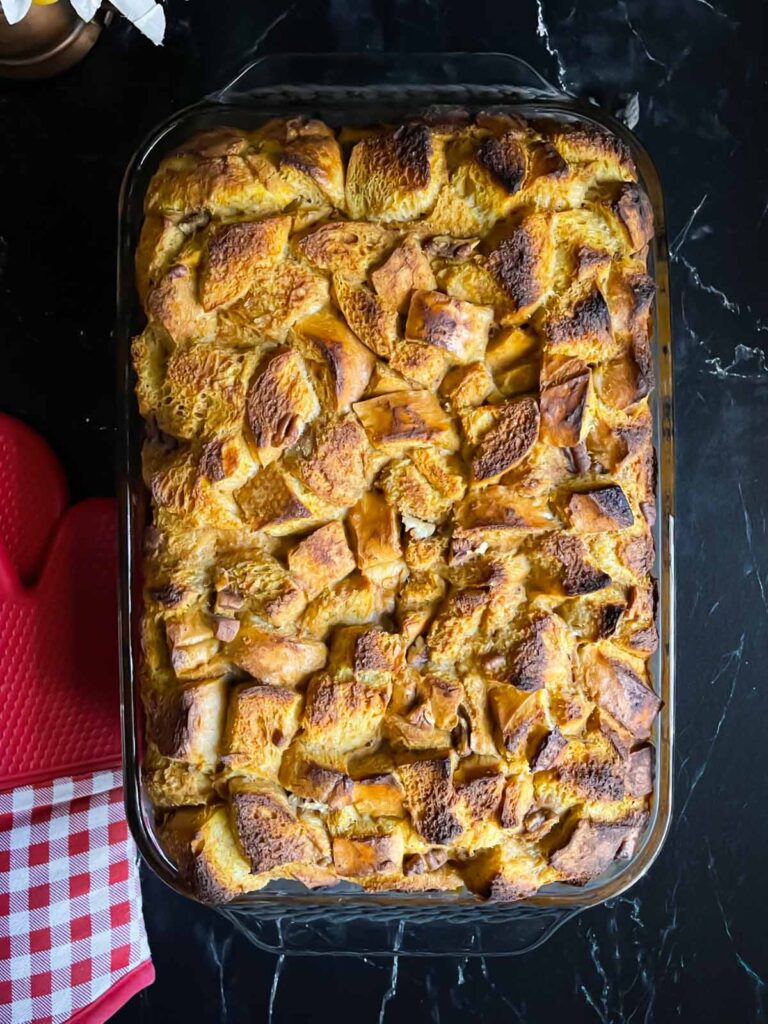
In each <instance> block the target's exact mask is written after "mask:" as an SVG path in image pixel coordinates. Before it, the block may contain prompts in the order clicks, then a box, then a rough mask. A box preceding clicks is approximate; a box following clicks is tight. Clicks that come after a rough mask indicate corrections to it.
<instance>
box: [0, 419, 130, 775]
mask: <svg viewBox="0 0 768 1024" xmlns="http://www.w3.org/2000/svg"><path fill="white" fill-rule="evenodd" d="M115 515H116V513H115V505H114V502H113V501H112V500H111V499H109V500H108V499H100V498H94V499H89V500H88V501H83V502H80V503H79V504H77V505H75V506H73V507H71V508H67V486H66V482H65V479H64V475H63V473H62V471H61V467H60V466H59V464H58V461H57V460H56V457H55V456H54V454H53V452H52V451H51V450H50V448H49V447H48V446H47V444H46V443H45V442H44V441H43V440H42V438H40V437H39V436H38V435H37V434H36V433H34V431H32V430H30V429H29V427H26V426H25V425H24V424H22V423H20V422H19V421H18V420H14V419H11V418H10V417H9V416H3V415H0V699H1V700H2V708H3V713H2V715H1V716H0V788H2V789H6V788H8V787H10V786H16V785H19V784H20V783H21V782H35V781H37V780H39V779H52V778H55V777H57V776H59V775H63V774H65V773H69V774H73V773H76V772H79V771H87V770H92V769H94V768H100V767H107V766H109V767H115V766H117V765H118V764H119V763H120V719H119V705H118V700H119V698H118V662H117V655H118V647H117V594H116V578H117V577H116V573H117V554H116V543H117V542H116V537H115Z"/></svg>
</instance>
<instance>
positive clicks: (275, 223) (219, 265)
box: [200, 217, 291, 312]
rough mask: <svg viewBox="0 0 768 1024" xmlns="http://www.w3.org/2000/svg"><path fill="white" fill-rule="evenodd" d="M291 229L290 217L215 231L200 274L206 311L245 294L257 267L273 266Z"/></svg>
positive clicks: (244, 223)
mask: <svg viewBox="0 0 768 1024" xmlns="http://www.w3.org/2000/svg"><path fill="white" fill-rule="evenodd" d="M290 230H291V218H290V217H267V218H265V219H264V220H261V221H239V222H236V223H233V224H223V225H221V227H218V228H216V229H214V231H213V232H212V233H211V235H210V238H209V239H208V248H207V250H206V252H205V255H204V258H203V266H202V269H201V271H200V302H201V304H202V306H203V309H204V310H205V311H206V312H210V311H211V310H212V309H215V308H216V307H217V306H222V305H224V303H226V302H234V301H235V300H236V299H240V298H242V297H243V295H245V293H246V292H247V291H248V289H249V288H250V286H251V283H252V280H253V272H254V271H255V270H256V269H257V268H264V267H266V268H269V267H273V266H274V265H275V264H276V263H277V261H278V260H279V259H280V257H281V256H282V254H283V252H284V250H285V246H286V244H287V242H288V235H289V233H290Z"/></svg>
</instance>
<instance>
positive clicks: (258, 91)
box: [117, 54, 674, 955]
mask: <svg viewBox="0 0 768 1024" xmlns="http://www.w3.org/2000/svg"><path fill="white" fill-rule="evenodd" d="M435 105H441V106H445V105H447V106H453V107H462V108H465V109H469V110H470V111H475V110H482V109H487V108H489V107H503V108H505V109H509V110H514V111H517V112H519V113H520V114H522V115H524V116H527V117H546V118H547V119H550V120H551V119H560V120H562V121H564V122H570V123H573V122H579V121H580V122H586V123H588V124H590V125H600V126H602V127H603V128H606V129H608V130H609V131H611V132H613V133H614V134H615V135H617V136H618V137H619V138H620V139H622V140H623V141H624V142H625V143H626V144H627V145H628V146H629V149H630V151H631V153H632V156H633V158H634V160H635V163H636V165H637V169H638V172H639V179H640V183H641V185H642V186H643V187H644V188H645V190H646V192H647V194H648V196H649V198H650V201H651V203H652V206H653V210H654V215H655V224H656V232H655V236H654V239H653V242H652V243H651V251H650V256H649V267H648V272H649V273H650V274H651V276H652V277H653V278H654V279H655V281H656V285H657V293H656V298H655V304H654V309H653V318H654V330H653V334H652V345H653V352H654V360H655V369H656V380H657V385H656V390H655V392H654V394H653V396H652V412H653V417H654V443H655V446H656V452H657V460H658V482H657V519H656V525H655V530H654V532H655V539H656V552H657V553H656V559H657V560H656V566H655V575H656V577H657V580H658V593H659V604H658V629H659V636H660V643H659V649H658V651H657V653H656V655H654V658H653V660H652V662H651V672H652V679H653V682H654V686H655V688H656V690H657V692H658V693H659V694H660V696H661V697H662V700H663V707H662V710H661V713H660V715H659V716H658V719H657V721H656V723H655V726H654V732H653V736H652V740H653V742H654V743H655V745H656V750H657V764H656V779H655V791H654V794H653V798H652V808H651V818H650V821H649V824H648V827H647V829H646V832H645V834H644V836H643V837H642V839H641V842H640V844H639V846H638V849H637V851H636V853H635V855H634V856H633V857H632V858H631V859H630V860H629V861H626V862H623V863H622V862H617V863H615V864H614V866H613V868H612V869H611V870H609V871H608V872H607V873H606V874H604V875H602V876H600V877H599V878H598V879H595V880H594V881H591V882H589V883H588V884H587V885H585V886H584V887H582V888H578V887H575V886H572V885H562V884H556V885H551V886H548V887H547V888H545V889H544V890H542V891H540V892H539V893H537V894H536V895H535V896H534V897H531V898H530V899H528V900H525V901H522V902H520V903H514V904H506V905H505V904H483V903H480V902H478V901H477V900H476V899H475V898H474V897H472V896H471V895H469V894H462V893H443V892H436V893H419V894H402V893H392V894H386V893H365V892H359V891H357V890H356V889H355V888H354V887H352V886H344V885H342V886H338V887H335V888H334V889H329V890H320V891H312V892H308V891H307V890H305V889H304V888H303V887H302V886H300V885H298V884H297V883H293V882H283V883H278V882H273V883H271V884H270V885H269V886H268V887H267V888H266V889H264V890H261V891H259V892H256V893H250V894H247V895H245V896H242V897H240V898H239V899H237V900H236V901H234V902H233V903H232V904H229V905H228V909H227V910H225V911H223V912H224V913H227V914H230V915H235V916H236V917H237V920H238V924H239V925H240V927H245V928H246V929H247V930H248V934H249V937H250V938H251V939H252V940H253V941H254V942H255V943H256V944H257V945H260V946H263V947H265V948H269V949H277V950H280V951H292V952H310V953H312V952H315V953H319V952H337V953H338V952H350V953H355V952H358V953H362V952H368V953H380V954H386V953H411V954H415V955H419V954H430V955H434V954H435V953H445V954H461V955H472V954H478V955H494V954H509V953H517V952H524V951H525V950H527V949H530V948H532V947H533V946H534V945H538V944H540V943H541V942H543V941H544V940H545V939H546V938H547V937H548V935H549V934H551V933H552V932H553V931H554V930H555V929H556V928H557V927H558V926H559V925H560V924H562V922H563V921H564V920H566V919H567V918H568V917H570V916H572V915H573V914H574V913H578V912H579V911H580V910H581V909H584V908H586V907H591V906H595V905H596V904H599V903H603V902H605V901H606V900H610V899H614V898H615V897H617V896H618V895H620V894H621V893H623V892H625V891H626V890H627V889H628V888H629V887H630V886H631V885H633V884H634V883H635V882H636V881H637V880H638V879H640V878H641V877H642V876H643V875H644V874H645V873H646V872H647V870H648V868H649V867H650V865H651V863H652V862H653V861H654V859H655V858H656V856H657V854H658V852H659V850H660V848H661V845H662V843H663V841H664V838H665V835H666V832H667V829H668V826H669V822H670V816H671V806H672V805H671V797H672V794H671V786H672V742H673V684H674V637H673V630H674V578H673V576H674V559H673V530H674V440H673V407H672V399H673V394H672V389H673V377H672V355H671V351H670V314H669V290H668V279H667V244H666V232H665V220H664V206H663V198H662V192H661V186H660V183H659V179H658V175H657V173H656V170H655V168H654V166H653V164H652V162H651V160H650V158H649V157H648V154H647V153H646V152H645V150H644V149H643V147H642V146H641V145H640V143H639V142H638V140H637V138H636V137H635V136H634V135H633V134H632V133H631V132H630V131H629V130H628V129H627V128H626V127H625V126H624V125H623V124H621V123H620V122H619V121H617V120H615V119H614V118H613V117H611V116H610V115H608V114H607V113H605V112H604V111H602V110H600V109H599V108H597V107H595V106H592V105H590V104H587V103H585V102H582V101H579V100H578V99H576V98H574V97H572V96H567V95H564V94H563V93H562V92H559V91H558V90H556V89H555V88H554V87H553V86H551V85H550V84H549V83H547V82H546V81H545V80H544V79H543V78H542V77H541V76H540V75H539V74H538V73H537V72H535V71H534V70H533V69H532V68H531V67H530V66H529V65H527V64H525V63H524V62H523V61H521V60H519V59H517V58H515V57H511V56H508V55H504V54H351V55H316V54H315V55H307V54H296V55H279V56H274V57H263V58H260V59H259V60H256V61H254V62H253V63H252V64H250V65H248V66H247V67H246V68H245V69H243V71H241V72H240V73H239V74H238V75H237V77H236V78H235V79H234V80H233V81H232V82H231V83H230V84H229V85H228V86H226V87H225V88H224V89H222V90H221V91H219V92H218V93H216V94H215V95H213V96H211V97H209V98H208V99H207V100H206V101H204V102H202V103H200V104H197V105H195V106H193V107H189V108H187V109H186V110H183V111H181V112H180V113H179V114H177V115H175V116H174V117H172V118H171V119H170V120H168V121H166V122H165V123H164V124H161V125H160V126H158V128H157V129H156V130H155V131H154V132H153V133H152V134H151V135H150V136H149V137H148V138H147V139H146V140H145V142H144V143H143V144H142V145H141V146H140V148H139V150H138V151H137V152H136V154H135V156H134V157H133V160H132V161H131V163H130V165H129V167H128V169H127V172H126V175H125V179H124V181H123V186H122V190H121V194H120V207H119V226H118V232H119V238H118V277H117V344H118V377H119V381H118V389H119V401H120V411H119V425H120V427H119V429H120V441H119V455H118V458H119V466H118V473H119V480H118V489H119V508H120V637H121V677H122V720H123V766H124V773H125V802H126V810H127V816H128V821H129V824H130V827H131V831H132V833H133V836H134V838H135V840H136V844H137V846H138V848H139V850H140V851H141V853H142V855H143V857H144V859H145V860H146V862H147V863H148V864H149V866H150V867H151V868H152V869H153V870H154V871H155V872H156V873H157V874H158V875H159V876H160V877H161V878H162V879H163V880H164V881H165V882H167V883H168V884H169V885H171V886H172V887H173V888H175V889H176V890H177V891H179V892H185V890H184V888H183V886H182V884H181V882H180V881H179V878H178V875H177V872H176V869H175V867H174V865H173V864H172V863H171V862H170V861H169V860H168V858H167V857H166V855H165V854H164V852H163V850H162V849H161V847H160V844H159V842H158V839H157V836H156V834H155V830H154V822H153V810H152V807H151V806H150V804H149V802H148V800H147V798H146V794H145V792H144V789H143V785H142V780H141V756H142V747H143V721H142V712H141V700H140V694H139V686H138V680H137V672H136V669H137V666H138V660H139V658H140V645H139V624H140V619H141V611H142V598H141V564H142V536H143V531H144V525H145V517H146V515H147V508H148V503H147V496H146V493H145V489H144V485H143V483H142V479H141V467H140V450H141V443H142V437H143V430H144V425H143V421H142V420H141V418H140V416H139V413H138V407H137V404H136V400H135V397H134V384H135V378H134V374H133V370H132V367H131V361H130V340H131V337H132V336H133V335H134V334H136V333H138V332H139V331H140V330H141V329H142V327H143V314H142V311H141V307H140V304H139V301H138V297H137V295H136V289H135V284H134V273H133V258H134V251H135V249H136V244H137V242H138V237H139V231H140V228H141V223H142V218H143V207H142V204H143V198H144V194H145V191H146V188H147V185H148V183H149V180H150V178H151V176H152V174H153V173H154V171H155V170H156V168H157V166H158V164H159V162H160V160H161V159H162V157H163V156H165V155H166V154H167V153H169V152H170V151H172V150H173V149H174V148H176V147H177V146H178V145H179V144H180V143H181V142H182V141H184V140H186V139H188V138H189V137H190V136H192V135H194V134H196V133H197V132H200V131H205V130H207V129H210V128H213V127H217V126H221V125H233V126H236V127H245V128H249V127H253V126H255V125H257V124H259V123H262V122H263V121H266V120H267V119H268V118H270V117H275V116H291V115H295V114H299V113H310V114H313V115H317V116H319V117H321V118H323V119H324V120H326V121H327V122H328V123H329V124H331V125H335V126H339V125H342V124H366V123H375V122H379V121H394V120H396V119H397V117H398V115H406V114H413V113H415V112H417V111H420V110H424V109H425V108H429V107H433V106H435ZM187 895H189V894H188V893H187ZM244 922H245V924H244Z"/></svg>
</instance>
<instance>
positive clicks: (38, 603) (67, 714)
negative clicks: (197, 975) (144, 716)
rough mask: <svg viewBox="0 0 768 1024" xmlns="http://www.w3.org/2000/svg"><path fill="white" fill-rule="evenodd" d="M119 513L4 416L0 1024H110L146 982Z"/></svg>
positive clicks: (0, 425)
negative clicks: (127, 725)
mask: <svg viewBox="0 0 768 1024" xmlns="http://www.w3.org/2000/svg"><path fill="white" fill-rule="evenodd" d="M115 527H116V509H115V504H114V502H113V501H112V500H102V499H91V500H89V501H84V502H81V503H80V504H78V505H75V506H73V507H71V508H67V488H66V482H65V479H64V475H63V473H62V470H61V467H60V466H59V464H58V462H57V460H56V457H55V456H54V455H53V453H52V452H51V450H50V449H49V448H48V446H47V445H46V444H45V442H44V441H43V440H42V438H40V437H39V436H38V435H37V434H35V433H34V432H33V431H32V430H30V429H29V428H28V427H25V426H24V425H23V424H21V423H19V422H18V421H17V420H13V419H11V418H10V417H8V416H3V415H2V414H0V699H1V700H2V708H3V713H2V715H0V1020H3V1021H6V1020H7V1021H10V1022H22V1021H23V1022H28V1021H34V1022H38V1021H40V1022H42V1021H48V1022H50V1021H55V1022H57V1024H58V1022H63V1021H69V1020H74V1019H75V1018H76V1019H77V1021H78V1022H79V1024H80V1022H86V1021H87V1022H89V1024H91V1022H93V1024H96V1022H98V1021H102V1020H105V1019H106V1017H108V1016H109V1015H110V1014H111V1013H114V1012H115V1010H117V1009H118V1008H119V1007H120V1006H121V1005H122V1004H123V1003H124V1002H125V1000H126V999H128V998H129V997H130V996H131V995H132V994H133V993H134V992H135V991H137V990H138V989H140V988H142V987H143V986H145V985H147V984H149V983H150V982H151V981H152V979H153V978H154V971H153V968H152V964H151V961H150V959H149V950H148V947H147V941H146V935H145V932H144V924H143V920H142V917H141V891H140V888H139V880H138V867H137V857H136V851H135V848H134V846H133V843H132V841H131V838H130V836H129V833H128V827H127V824H126V821H125V817H124V812H123V804H122V776H121V772H120V769H119V765H120V716H119V695H118V665H117V658H118V640H117V597H116V579H117V577H116V573H117V552H116V548H117V543H116V535H115Z"/></svg>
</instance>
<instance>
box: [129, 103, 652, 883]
mask: <svg viewBox="0 0 768 1024" xmlns="http://www.w3.org/2000/svg"><path fill="white" fill-rule="evenodd" d="M145 213H146V217H145V221H144V225H143V230H142V234H141V239H140V242H139V246H138V251H137V256H136V267H137V281H138V288H139V292H140V295H141V298H142V302H143V306H144V310H145V312H146V319H147V325H146V328H145V329H144V331H143V333H142V334H140V335H139V336H138V337H136V338H135V339H134V341H133V361H134V366H135V370H136V376H137V384H136V393H137V397H138V402H139V406H140V409H141V413H142V415H143V416H144V417H145V419H146V423H147V437H146V443H145V445H144V450H143V473H144V479H145V482H146V486H147V488H148V490H149V493H150V495H151V504H152V524H151V525H150V526H149V527H148V528H147V531H146V543H145V562H144V578H145V591H144V609H145V610H144V616H143V627H142V629H143V633H142V644H143V664H142V668H141V686H142V695H143V701H144V706H145V711H146V746H145V753H144V775H145V785H146V788H147V791H148V793H149V795H150V798H151V800H152V803H153V805H154V808H155V810H156V814H157V816H158V829H159V834H160V836H161V840H162V842H163V844H164V846H165V848H166V850H167V852H168V854H169V856H170V857H171V858H172V859H173V860H174V861H175V862H176V863H177V864H178V868H179V871H180V874H181V877H182V879H183V880H184V882H185V884H186V885H188V887H189V888H190V889H191V891H193V892H194V893H195V894H196V895H197V896H198V897H199V898H201V899H203V900H206V901H224V900H229V899H231V898H233V897H235V896H237V895H239V894H242V893H246V892H249V891H252V890H255V889H259V888H260V887H262V886H264V885H266V884H267V883H268V882H270V881H272V880H275V879H283V880H286V879H288V880H296V881H299V882H302V883H304V884H305V885H307V886H326V885H333V884H336V883H337V882H339V881H344V882H351V883H356V884H357V885H359V886H362V887H363V888H365V889H368V890H379V891H391V890H400V891H408V892H416V891H424V890H435V889H437V890H455V889H462V888H463V889H465V890H468V891H470V892H471V893H475V894H477V895H478V896H480V897H484V898H490V899H496V900H515V899H519V898H522V897H525V896H529V895H531V894H532V893H534V892H536V891H537V890H538V889H539V888H540V887H541V886H544V885H546V884H548V883H551V882H558V881H559V882H569V883H574V884H577V885H580V884H583V883H585V882H587V881H588V880H589V879H592V878H593V877H595V876H597V875H599V874H601V873H602V872H604V871H605V870H606V869H607V868H608V867H609V866H610V865H611V863H612V862H613V861H614V860H616V859H617V858H627V857H630V856H631V855H632V853H633V851H634V850H635V848H636V847H637V844H638V841H639V838H640V836H641V834H642V832H643V829H644V827H645V824H646V822H647V820H648V816H649V801H650V798H651V793H652V789H653V772H654V750H653V747H652V745H651V744H650V742H649V737H650V734H651V728H652V724H653V721H654V718H655V716H656V714H657V712H658V709H659V705H660V701H659V699H658V697H657V696H656V695H655V693H654V691H653V689H652V686H651V681H650V678H649V672H648V659H649V657H650V655H651V654H652V653H653V651H654V650H655V649H656V646H657V642H658V638H657V633H656V628H655V624H654V619H655V591H654V581H653V578H652V575H651V572H652V565H653V561H654V545H653V539H652V533H651V527H652V526H653V521H654V511H655V493H654V452H653V443H652V420H651V412H650V409H649V393H650V391H651V389H652V386H653V367H652V355H651V349H650V342H649V333H650V317H651V306H652V301H653V294H654V285H653V281H652V280H651V279H650V278H649V276H648V274H647V273H646V261H647V250H648V244H649V241H650V239H651V237H652V232H653V224H652V211H651V208H650V204H649V202H648V199H647V198H646V196H645V194H644V193H643V191H642V189H641V188H640V187H639V185H638V183H637V175H636V170H635V168H634V166H633V163H632V160H631V157H630V155H629V153H628V151H627V150H626V148H625V146H624V145H623V143H621V142H620V141H618V140H617V139H616V138H614V137H613V136H611V135H608V134H606V133H604V132H603V131H601V130H599V129H597V128H595V129H591V128H585V127H583V126H567V125H563V124H561V123H544V122H541V123H539V122H536V123H528V122H526V121H524V120H521V119H520V118H519V117H516V116H511V115H509V114H506V113H486V114H477V115H475V116H471V117H470V116H469V115H466V116H458V115H455V114H451V115H450V116H448V115H446V116H445V117H443V118H441V117H440V116H436V117H430V118H424V119H414V120H411V121H409V122H407V123H405V124H401V125H399V126H398V125H394V126H393V125H389V126H384V127H377V128H373V129H365V130H363V129H345V130H342V131H340V132H337V131H334V130H333V129H331V128H329V127H328V126H327V125H326V124H324V123H323V122H321V121H318V120H313V119H307V118H298V117H297V118H294V119H290V120H276V121H271V122H270V123H268V124H265V125H264V126H263V127H260V128H258V129H257V130H255V131H242V130H237V129H233V128H222V129H221V130H217V131H213V132H210V133H208V134H205V135H201V136H199V137H197V138H194V139H192V140H191V141H190V142H189V143H188V144H186V145H185V146H184V147H183V148H182V149H180V150H178V151H177V152H175V153H174V154H173V155H171V156H168V157H167V158H166V159H164V160H163V162H162V164H161V165H160V167H159V169H158V171H157V173H156V174H155V176H154V177H153V179H152V181H151V184H150V186H149V189H148V192H147V195H146V202H145Z"/></svg>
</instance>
